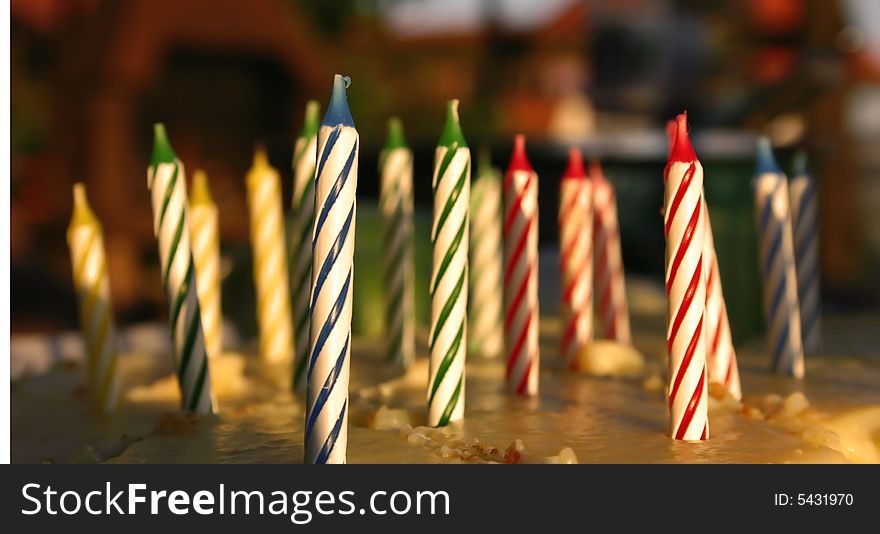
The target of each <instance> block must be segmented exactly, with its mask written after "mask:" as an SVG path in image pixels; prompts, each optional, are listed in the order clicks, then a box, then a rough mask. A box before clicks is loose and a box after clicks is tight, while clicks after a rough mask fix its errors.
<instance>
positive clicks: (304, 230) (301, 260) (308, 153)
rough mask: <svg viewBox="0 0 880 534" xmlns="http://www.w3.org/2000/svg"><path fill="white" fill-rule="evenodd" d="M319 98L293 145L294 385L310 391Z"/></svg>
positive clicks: (308, 109) (290, 261) (290, 251)
mask: <svg viewBox="0 0 880 534" xmlns="http://www.w3.org/2000/svg"><path fill="white" fill-rule="evenodd" d="M318 106H319V104H318V102H316V101H314V100H310V101H309V102H308V103H307V104H306V115H305V120H304V121H303V128H302V131H301V132H300V134H299V137H297V139H296V145H295V146H294V149H293V163H292V166H293V199H292V201H291V210H290V211H291V217H292V219H293V220H292V222H291V225H290V241H289V243H290V246H289V247H288V254H289V257H288V266H289V268H290V294H291V298H292V299H293V327H294V342H295V343H296V346H295V350H294V364H293V369H294V370H293V389H294V391H295V392H297V393H302V394H304V393H305V391H306V369H307V367H308V361H309V296H310V294H311V286H312V231H313V230H314V225H315V165H316V164H317V159H318V125H319V122H320V119H319V117H318Z"/></svg>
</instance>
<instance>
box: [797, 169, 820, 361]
mask: <svg viewBox="0 0 880 534" xmlns="http://www.w3.org/2000/svg"><path fill="white" fill-rule="evenodd" d="M789 190H790V193H791V220H792V225H793V231H794V258H795V261H796V262H797V263H796V267H795V270H796V271H797V279H798V299H799V301H800V305H801V332H802V334H803V343H804V350H805V351H806V352H808V353H817V352H819V351H820V350H822V324H821V322H822V314H821V310H820V305H821V300H820V298H819V223H818V219H819V207H818V205H817V203H816V180H815V179H814V178H813V176H812V175H811V174H810V172H809V171H808V169H807V154H806V153H804V152H800V153H798V155H797V156H796V157H795V164H794V178H792V179H791V183H790V184H789Z"/></svg>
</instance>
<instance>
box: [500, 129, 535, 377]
mask: <svg viewBox="0 0 880 534" xmlns="http://www.w3.org/2000/svg"><path fill="white" fill-rule="evenodd" d="M504 342H505V343H504V345H505V351H506V353H507V370H506V374H505V376H506V380H507V387H508V389H509V390H510V391H512V392H515V393H516V394H518V395H537V394H538V374H539V367H540V355H539V352H538V175H537V174H535V170H534V169H533V168H532V166H531V164H530V163H529V160H528V158H527V157H526V140H525V137H524V136H522V135H517V136H516V138H515V140H514V147H513V156H512V157H511V159H510V165H509V166H508V168H507V176H505V178H504Z"/></svg>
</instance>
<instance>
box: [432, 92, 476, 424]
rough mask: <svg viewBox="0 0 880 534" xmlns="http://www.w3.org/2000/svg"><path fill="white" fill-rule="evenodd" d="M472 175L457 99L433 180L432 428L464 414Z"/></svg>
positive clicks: (437, 154)
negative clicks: (469, 214)
mask: <svg viewBox="0 0 880 534" xmlns="http://www.w3.org/2000/svg"><path fill="white" fill-rule="evenodd" d="M470 174H471V153H470V149H468V146H467V142H466V141H465V139H464V135H462V132H461V124H460V123H459V120H458V100H451V101H450V102H449V104H448V107H447V115H446V125H445V126H444V128H443V133H442V134H441V136H440V141H439V142H438V145H437V149H436V151H435V153H434V178H433V182H432V189H433V193H434V220H433V225H432V229H431V242H432V244H433V267H432V275H431V333H430V349H431V360H430V374H429V380H428V424H429V425H431V426H445V425H447V424H449V423H450V422H451V421H457V420H461V419H462V418H463V417H464V395H465V393H464V389H465V383H464V367H465V354H466V343H467V292H468V287H467V276H468V257H467V255H468V208H469V203H470Z"/></svg>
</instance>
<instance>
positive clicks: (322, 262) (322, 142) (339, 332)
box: [305, 74, 359, 464]
mask: <svg viewBox="0 0 880 534" xmlns="http://www.w3.org/2000/svg"><path fill="white" fill-rule="evenodd" d="M350 83H351V80H350V79H349V78H348V77H343V76H341V75H339V74H337V75H336V76H335V78H334V79H333V93H332V95H331V97H330V104H329V106H328V107H327V113H326V114H325V115H324V120H323V121H322V122H321V128H320V129H319V130H318V152H317V154H318V169H317V171H316V173H315V208H316V212H315V213H316V217H315V226H314V231H313V234H312V235H313V238H312V258H313V261H312V291H311V304H310V305H309V306H310V307H309V310H310V311H309V332H310V335H309V367H308V371H307V381H308V388H307V390H306V425H305V427H306V431H305V462H306V463H314V464H326V463H334V464H341V463H345V452H346V448H347V446H348V379H349V363H350V358H349V356H350V354H349V353H350V351H351V296H352V291H353V290H352V279H353V277H354V264H353V259H354V235H355V209H356V196H355V193H356V190H357V163H358V162H357V156H358V146H359V138H358V132H357V130H356V129H355V126H354V121H353V120H352V118H351V113H350V112H349V110H348V100H347V97H346V94H345V90H346V88H347V87H348V85H349V84H350Z"/></svg>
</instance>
